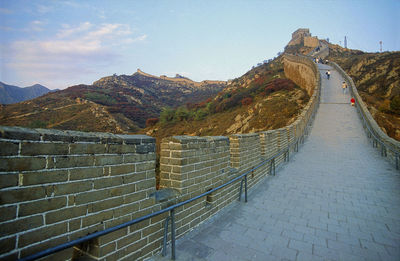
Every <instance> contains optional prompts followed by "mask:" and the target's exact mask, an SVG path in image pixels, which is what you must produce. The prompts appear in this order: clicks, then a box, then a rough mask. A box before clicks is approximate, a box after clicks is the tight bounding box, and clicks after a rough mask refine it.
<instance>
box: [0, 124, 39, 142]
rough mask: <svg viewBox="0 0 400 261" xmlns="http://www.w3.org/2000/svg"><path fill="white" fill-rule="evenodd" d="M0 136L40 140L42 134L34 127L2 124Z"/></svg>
mask: <svg viewBox="0 0 400 261" xmlns="http://www.w3.org/2000/svg"><path fill="white" fill-rule="evenodd" d="M0 137H1V138H3V139H10V140H40V134H39V133H38V132H37V131H36V130H33V129H28V128H22V127H9V126H0Z"/></svg>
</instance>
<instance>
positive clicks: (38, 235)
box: [18, 222, 68, 248]
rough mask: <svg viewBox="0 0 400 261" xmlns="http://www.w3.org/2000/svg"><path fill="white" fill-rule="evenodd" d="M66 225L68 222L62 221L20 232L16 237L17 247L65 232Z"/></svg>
mask: <svg viewBox="0 0 400 261" xmlns="http://www.w3.org/2000/svg"><path fill="white" fill-rule="evenodd" d="M67 226H68V222H64V223H60V224H55V225H51V226H45V227H42V228H39V229H36V230H34V231H31V232H27V233H24V234H21V235H20V236H19V239H18V247H19V248H22V247H24V246H27V245H30V244H33V243H37V242H40V241H43V240H45V239H49V238H52V237H55V236H58V235H62V234H65V233H67Z"/></svg>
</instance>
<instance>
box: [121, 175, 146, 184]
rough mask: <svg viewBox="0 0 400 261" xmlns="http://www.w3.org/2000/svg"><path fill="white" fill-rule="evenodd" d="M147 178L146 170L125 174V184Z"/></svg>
mask: <svg viewBox="0 0 400 261" xmlns="http://www.w3.org/2000/svg"><path fill="white" fill-rule="evenodd" d="M145 179H147V174H146V172H139V173H134V174H128V175H124V176H123V180H124V184H130V183H136V182H139V181H142V180H145Z"/></svg>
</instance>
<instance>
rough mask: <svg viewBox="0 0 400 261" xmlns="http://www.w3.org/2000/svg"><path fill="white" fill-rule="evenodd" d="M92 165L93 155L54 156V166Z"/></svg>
mask: <svg viewBox="0 0 400 261" xmlns="http://www.w3.org/2000/svg"><path fill="white" fill-rule="evenodd" d="M93 165H94V156H62V157H55V167H56V168H58V169H59V168H71V167H88V166H93Z"/></svg>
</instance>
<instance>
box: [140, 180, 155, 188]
mask: <svg viewBox="0 0 400 261" xmlns="http://www.w3.org/2000/svg"><path fill="white" fill-rule="evenodd" d="M155 187H156V180H155V179H150V180H143V181H140V182H138V183H136V191H140V190H145V189H149V188H155Z"/></svg>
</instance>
